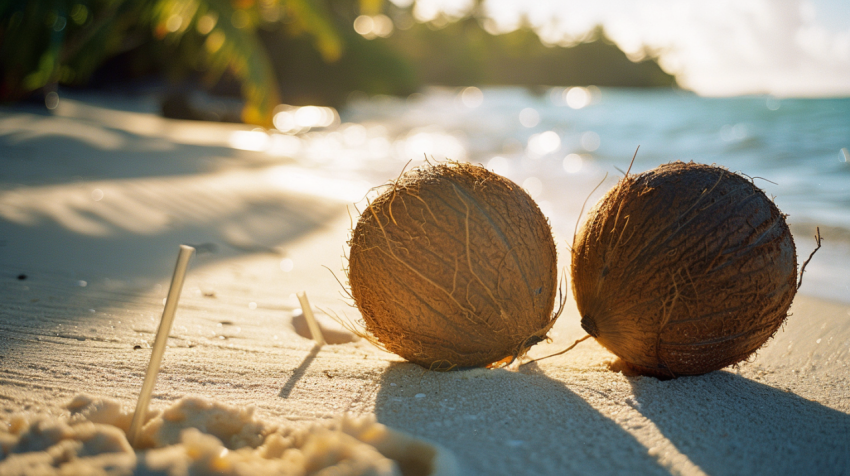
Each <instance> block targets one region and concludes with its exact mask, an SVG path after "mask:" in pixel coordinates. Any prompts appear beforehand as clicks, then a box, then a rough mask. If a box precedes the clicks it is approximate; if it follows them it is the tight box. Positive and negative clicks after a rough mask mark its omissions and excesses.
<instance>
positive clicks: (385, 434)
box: [0, 396, 458, 476]
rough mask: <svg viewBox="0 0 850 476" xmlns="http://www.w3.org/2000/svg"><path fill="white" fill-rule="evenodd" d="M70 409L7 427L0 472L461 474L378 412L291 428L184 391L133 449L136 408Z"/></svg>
mask: <svg viewBox="0 0 850 476" xmlns="http://www.w3.org/2000/svg"><path fill="white" fill-rule="evenodd" d="M66 408H67V409H68V410H69V411H70V416H65V417H56V416H48V415H35V416H33V415H18V416H15V417H13V418H12V419H11V420H10V421H11V422H12V424H10V425H8V427H6V428H3V427H0V474H4V475H24V474H45V475H50V474H57V475H58V474H106V473H108V474H128V475H129V474H149V473H156V474H169V475H188V474H210V475H219V474H221V475H225V474H226V475H254V474H280V475H290V474H291V475H309V474H317V473H322V474H328V472H333V474H339V475H352V476H354V475H374V476H384V475H386V476H391V475H392V476H397V475H398V476H427V475H434V476H436V475H439V476H452V475H456V474H458V470H457V463H456V460H455V458H454V455H453V454H451V453H450V452H449V451H448V450H446V449H444V448H441V447H439V446H437V445H435V444H432V443H430V442H427V441H424V440H420V439H418V438H415V437H413V436H411V435H408V434H406V433H403V432H399V431H396V430H393V429H390V428H388V427H386V426H384V425H382V424H380V423H378V422H376V421H375V418H374V416H371V415H369V416H365V417H350V416H347V415H342V416H340V417H339V418H337V419H336V420H334V421H332V422H331V423H325V424H316V425H314V426H312V427H310V428H302V429H292V428H286V427H282V426H277V425H275V424H272V423H268V422H264V421H261V420H258V419H257V418H256V417H255V416H254V412H253V408H235V407H231V406H228V405H224V404H221V403H218V402H214V401H211V400H207V399H203V398H199V397H184V398H182V399H181V400H179V401H178V402H176V403H175V404H174V405H172V406H171V407H169V408H167V409H166V410H165V411H162V412H149V414H148V415H147V418H146V421H145V424H144V427H143V428H142V433H141V437H140V438H139V446H138V447H137V448H135V450H134V449H133V448H132V447H131V446H130V444H129V443H128V442H127V436H126V433H127V431H128V429H129V424H130V419H131V418H132V412H131V411H130V410H125V409H123V408H122V407H121V405H120V404H118V403H117V402H114V401H111V400H108V399H95V398H91V397H87V396H78V397H77V398H75V399H74V400H73V401H72V402H71V403H69V404H68V405H67V406H66ZM4 426H5V425H4Z"/></svg>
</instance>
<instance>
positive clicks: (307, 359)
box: [0, 101, 850, 475]
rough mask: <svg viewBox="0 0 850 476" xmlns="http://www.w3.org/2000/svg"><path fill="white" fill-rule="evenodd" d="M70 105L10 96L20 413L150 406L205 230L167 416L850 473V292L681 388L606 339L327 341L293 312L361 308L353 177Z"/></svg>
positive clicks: (13, 364)
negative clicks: (189, 399) (353, 253)
mask: <svg viewBox="0 0 850 476" xmlns="http://www.w3.org/2000/svg"><path fill="white" fill-rule="evenodd" d="M64 104H65V106H74V107H66V108H65V109H61V108H60V110H59V112H60V114H62V115H64V116H67V117H63V116H61V115H60V116H57V117H50V116H43V115H38V114H34V113H30V112H27V111H22V110H16V111H10V110H0V160H2V161H3V164H4V167H3V170H2V171H0V182H2V188H0V283H2V284H0V420H2V421H4V422H7V423H8V422H11V421H12V418H13V415H14V414H16V413H21V412H23V413H26V414H33V413H36V412H42V413H46V414H48V415H52V417H51V418H54V419H57V420H58V419H61V418H65V417H67V415H68V411H67V410H66V409H64V405H65V404H67V402H68V401H70V400H71V399H73V398H74V397H75V396H76V395H78V394H81V393H84V394H88V395H94V396H103V397H108V398H112V399H114V400H116V401H117V402H119V403H121V404H122V405H124V406H125V407H128V408H132V406H133V405H134V403H135V399H136V397H137V395H138V391H139V389H140V387H141V382H142V378H143V376H144V371H145V365H146V362H147V359H148V357H149V355H150V345H151V344H152V342H153V335H154V333H155V331H156V326H157V323H158V320H159V316H160V314H161V312H162V304H163V302H162V300H163V298H164V297H165V294H166V292H167V287H168V281H169V277H170V273H171V271H172V269H173V265H174V259H175V258H176V254H177V245H178V244H179V243H191V244H193V245H200V246H198V248H199V253H198V256H196V258H193V262H192V264H191V266H190V271H189V274H188V276H187V279H186V286H185V288H184V292H183V297H182V299H181V302H180V306H179V308H178V312H177V319H176V321H175V325H174V329H173V331H172V334H171V335H172V338H171V339H170V342H169V348H168V350H167V351H166V354H165V358H164V363H163V367H162V370H161V372H160V375H159V380H158V382H157V386H156V388H155V391H154V398H153V404H152V407H153V408H154V409H164V408H166V407H168V406H170V405H172V404H174V403H175V402H177V401H178V400H179V399H180V398H181V397H183V396H185V395H197V396H200V397H203V398H204V399H207V400H210V401H214V402H216V403H217V404H221V405H228V406H232V407H235V408H239V409H244V408H248V407H253V408H255V409H256V410H255V415H256V416H257V418H258V419H260V420H262V421H263V422H265V424H268V425H278V426H281V427H286V428H294V429H298V428H307V427H309V426H310V425H313V424H326V425H329V424H331V422H333V421H336V419H338V418H339V417H340V416H341V415H342V414H343V413H345V412H347V413H349V414H351V415H353V416H368V415H374V416H375V417H376V418H377V421H378V422H380V423H382V424H384V425H387V426H388V427H390V428H395V429H398V430H402V431H405V432H407V433H409V434H412V435H414V436H417V437H421V438H426V439H428V440H430V441H434V442H436V443H439V444H441V445H442V446H444V447H446V448H448V449H450V450H451V451H452V452H453V454H454V455H455V456H456V458H457V460H458V463H459V465H460V473H461V474H473V475H476V474H481V475H499V474H504V475H514V474H552V475H557V474H569V473H579V474H621V473H639V474H644V473H645V474H665V473H675V474H703V473H705V474H847V473H848V469H847V468H850V305H847V304H843V303H833V302H827V301H823V300H817V299H813V298H809V297H806V296H804V295H799V296H798V297H797V299H796V300H795V303H794V306H793V308H792V311H793V316H792V317H790V318H789V319H788V321H787V323H786V325H785V327H784V328H783V330H782V331H780V333H778V334H777V336H776V337H775V338H774V339H773V340H772V341H771V342H769V344H768V345H767V347H765V348H764V349H762V351H760V352H759V355H758V357H757V358H756V359H755V360H754V361H752V362H750V363H746V364H744V365H741V366H739V367H738V368H734V369H730V370H725V371H720V372H715V373H712V374H709V375H705V376H701V377H691V378H680V379H677V380H673V381H666V382H662V381H658V380H656V379H654V378H645V377H628V376H624V375H623V374H622V373H619V372H616V371H613V370H611V369H612V367H613V368H614V369H616V368H617V367H618V366H617V364H616V362H614V359H613V356H612V355H611V354H610V353H608V352H607V351H605V350H604V349H602V348H601V347H600V346H598V345H597V344H596V343H595V342H592V341H587V342H584V343H582V344H580V345H579V346H578V347H577V348H576V349H575V350H573V351H572V352H570V353H568V354H566V355H563V356H559V357H555V358H552V359H549V360H545V361H542V362H540V363H536V364H531V365H528V366H526V367H522V368H520V369H519V371H509V370H495V371H488V370H474V371H467V372H453V373H446V374H441V373H430V372H425V371H423V369H421V368H419V367H417V366H414V365H412V364H408V363H404V362H403V361H402V360H401V359H399V358H397V357H395V356H393V355H389V354H386V353H384V352H381V351H379V350H376V349H374V348H372V347H371V346H370V345H369V344H368V343H366V342H365V341H360V342H355V343H347V344H341V345H333V346H326V347H323V348H321V349H319V348H316V347H313V345H312V342H311V341H309V340H307V339H305V338H303V337H301V336H299V335H298V334H297V333H296V332H295V330H294V329H293V328H292V326H291V325H290V324H289V322H290V319H291V316H292V312H293V311H295V310H296V309H297V308H298V307H299V305H298V301H297V299H296V298H295V296H294V293H295V292H297V291H300V290H306V291H307V293H308V295H309V297H310V300H311V301H312V302H313V304H314V305H315V306H317V307H319V308H323V309H329V310H335V311H337V312H345V313H346V314H347V315H348V316H350V317H353V318H356V317H357V313H356V310H354V309H351V308H348V307H346V305H345V304H344V303H343V302H342V301H340V299H339V290H340V287H339V285H338V284H337V283H336V281H335V279H334V277H333V276H332V275H331V273H330V272H328V271H327V270H326V269H324V268H323V267H322V266H328V267H329V268H331V269H332V270H335V271H337V270H339V269H341V267H342V264H341V263H342V260H341V255H342V254H343V252H344V249H345V248H346V246H345V241H346V237H347V229H348V227H349V223H350V222H349V217H348V215H347V214H346V212H345V203H346V202H347V201H349V200H353V199H352V198H350V197H351V196H353V195H356V192H357V191H358V190H360V189H361V188H362V183H360V182H358V181H357V180H358V179H357V178H356V177H354V178H350V179H347V181H346V180H343V179H341V178H339V174H335V173H334V172H335V171H334V170H333V169H332V168H329V167H312V166H311V165H309V164H302V163H299V162H298V161H296V160H294V159H288V158H286V157H275V158H270V156H269V154H263V153H256V152H248V151H237V150H233V149H231V148H229V147H227V144H228V142H227V140H226V139H224V138H225V137H227V136H228V134H230V133H232V132H234V131H241V130H244V128H243V127H239V126H229V125H201V124H195V123H184V122H178V121H165V120H162V119H159V118H156V117H154V116H152V115H147V114H136V113H127V112H117V111H108V110H103V109H99V108H92V107H90V106H86V105H85V104H82V103H72V102H67V101H66V102H65V103H64ZM63 107H64V106H63ZM186 131H189V132H186ZM181 134H182V135H181ZM280 167H285V168H280ZM299 174H300V175H299ZM75 176H77V177H76V178H73V177H75ZM292 176H294V177H296V178H297V180H290V179H287V177H292ZM69 177H71V178H72V179H71V180H70V181H69ZM387 178H388V177H387ZM311 180H312V182H311ZM305 183H311V184H313V186H311V187H305V186H304V184H305ZM16 184H17V185H16ZM347 187H348V188H347ZM358 187H361V188H358ZM95 190H100V192H102V194H103V196H102V198H101V199H100V200H94V198H97V197H98V196H100V195H99V194H98V193H96V192H95ZM557 242H558V243H559V247H561V248H562V243H563V239H559V240H558V241H557ZM801 242H802V241H801V240H798V245H800V243H801ZM208 243H212V244H215V249H214V252H213V247H211V246H209V245H206V244H208ZM800 246H802V245H800ZM559 251H561V254H562V257H563V256H564V255H566V251H565V250H563V249H559ZM801 253H802V252H801ZM562 265H566V263H562ZM285 269H286V270H288V271H285ZM21 273H24V274H26V276H27V279H25V280H18V279H16V276H18V275H19V274H21ZM338 276H339V277H340V278H341V279H342V276H341V275H340V274H338ZM804 290H805V285H804ZM578 320H579V319H578V316H577V313H576V311H575V305H574V303H573V302H572V301H570V302H569V303H568V304H567V309H566V311H565V312H564V314H563V315H562V316H561V318H560V320H559V321H558V324H557V325H556V326H555V328H554V331H553V338H554V342H552V343H551V344H541V345H539V346H537V347H536V348H535V349H533V351H532V355H533V356H541V355H545V354H548V353H551V352H554V351H557V350H559V349H561V348H563V347H564V346H566V345H568V344H569V343H571V342H572V341H574V340H575V339H577V338H579V337H581V336H583V335H584V333H583V331H582V330H581V328H580V327H579V325H578ZM135 346H140V349H138V350H134V347H135Z"/></svg>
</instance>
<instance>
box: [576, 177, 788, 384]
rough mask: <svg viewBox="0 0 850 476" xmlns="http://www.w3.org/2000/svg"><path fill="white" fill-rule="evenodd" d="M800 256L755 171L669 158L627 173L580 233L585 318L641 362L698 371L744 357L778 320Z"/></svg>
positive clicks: (610, 344)
mask: <svg viewBox="0 0 850 476" xmlns="http://www.w3.org/2000/svg"><path fill="white" fill-rule="evenodd" d="M796 270H797V257H796V251H795V248H794V240H793V238H792V236H791V232H790V230H789V229H788V225H787V224H786V223H785V216H784V215H783V214H782V213H781V212H780V211H779V209H778V208H777V207H776V205H774V203H773V202H772V201H771V200H770V199H769V198H768V197H767V196H766V195H765V194H764V192H762V191H761V190H760V189H759V188H758V187H756V186H755V185H754V184H753V183H752V181H751V180H748V179H746V178H744V177H742V176H740V175H737V174H735V173H732V172H729V171H728V170H726V169H724V168H721V167H716V166H709V165H701V164H695V163H687V164H686V163H683V162H675V163H671V164H666V165H662V166H660V167H658V168H656V169H653V170H650V171H648V172H645V173H642V174H639V175H634V174H632V175H628V174H627V175H626V177H625V178H623V179H622V180H620V182H619V183H618V184H617V185H616V186H615V187H614V188H613V189H611V190H610V191H609V192H608V193H607V194H606V195H605V196H604V197H603V198H602V199H601V200H600V201H599V203H597V204H596V206H595V207H594V209H593V210H592V211H591V212H590V213H589V216H588V218H587V220H586V221H585V223H584V224H583V226H582V228H581V230H580V231H579V232H578V233H577V235H576V237H575V241H574V243H573V251H572V266H571V274H572V278H573V280H572V286H573V294H574V296H575V299H576V304H577V305H578V309H579V312H580V315H581V325H582V327H583V328H584V329H585V330H586V331H587V332H588V333H589V334H590V335H592V336H593V337H595V338H596V340H597V341H598V342H599V343H600V344H602V345H603V346H604V347H606V348H607V349H608V350H610V351H611V352H613V353H614V354H616V355H617V356H618V357H620V358H621V359H622V360H623V361H625V363H626V364H628V366H630V367H632V368H633V369H634V370H636V371H638V372H639V373H643V374H648V375H655V376H660V377H676V376H679V375H699V374H703V373H707V372H711V371H713V370H718V369H721V368H723V367H726V366H728V365H732V364H735V363H737V362H740V361H742V360H744V359H746V358H747V357H748V356H750V355H751V354H753V353H754V352H755V351H756V350H757V349H758V348H759V347H761V346H762V345H763V344H764V343H765V342H766V341H767V340H768V339H769V338H770V337H771V336H773V334H774V333H775V332H776V331H777V329H779V327H780V326H781V325H782V323H783V321H784V320H785V317H786V316H787V315H788V308H789V307H790V305H791V301H792V300H793V298H794V294H795V293H796V286H795V284H796Z"/></svg>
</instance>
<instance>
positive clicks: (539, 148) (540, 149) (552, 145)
mask: <svg viewBox="0 0 850 476" xmlns="http://www.w3.org/2000/svg"><path fill="white" fill-rule="evenodd" d="M560 148H561V137H560V136H559V135H558V133H557V132H555V131H546V132H541V133H540V134H534V135H533V136H531V138H529V139H528V151H529V153H530V154H531V156H532V157H541V156H544V155H546V154H551V153H552V152H555V151H557V150H558V149H560Z"/></svg>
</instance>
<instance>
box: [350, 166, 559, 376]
mask: <svg viewBox="0 0 850 476" xmlns="http://www.w3.org/2000/svg"><path fill="white" fill-rule="evenodd" d="M349 245H350V246H351V252H350V255H349V269H348V282H349V285H350V289H351V295H352V297H353V298H354V302H355V304H356V305H357V308H358V309H359V310H360V313H361V314H362V316H363V324H364V325H365V329H366V331H368V333H367V335H366V337H367V338H369V339H370V340H371V341H372V342H373V343H376V344H377V345H379V346H381V347H383V348H385V349H386V350H388V351H390V352H394V353H396V354H398V355H400V356H401V357H403V358H405V359H407V360H409V361H411V362H414V363H417V364H419V365H421V366H423V367H426V368H429V369H435V370H436V369H442V370H448V369H454V368H464V367H480V366H486V365H488V364H492V363H494V362H497V361H501V360H504V359H506V358H508V359H513V358H516V357H518V356H520V355H522V354H523V353H525V351H526V350H527V349H528V348H529V347H530V346H532V345H534V344H536V343H538V342H540V341H541V340H543V339H544V338H545V335H546V333H547V332H548V330H549V329H550V328H551V327H552V325H553V324H554V322H555V319H556V317H557V314H555V315H553V313H552V310H553V307H554V302H555V294H556V289H557V287H558V285H557V269H556V251H555V243H554V241H553V239H552V232H551V229H550V227H549V223H548V221H547V220H546V218H545V217H544V216H543V214H542V213H541V212H540V209H539V208H538V207H537V205H536V204H535V203H534V201H533V200H532V199H531V197H530V196H529V195H528V194H527V193H526V192H525V191H524V190H523V189H522V188H520V187H519V186H517V185H516V184H515V183H513V182H511V181H510V180H508V179H506V178H504V177H501V176H499V175H496V174H494V173H492V172H489V171H488V170H486V169H485V168H483V167H481V166H477V165H471V164H465V163H456V162H447V163H441V164H438V165H433V166H432V165H427V166H424V167H421V168H417V169H414V170H411V171H409V172H407V173H405V174H403V175H402V176H401V177H399V179H398V180H397V181H396V182H395V183H393V184H391V186H390V187H388V188H387V189H386V191H385V192H384V193H383V194H382V195H380V196H379V197H378V198H377V199H376V200H375V201H374V202H372V203H371V204H370V205H369V206H368V207H367V208H366V209H365V210H364V211H363V213H362V214H361V216H360V218H359V220H358V222H357V225H356V227H355V228H354V231H353V234H352V237H351V240H350V241H349Z"/></svg>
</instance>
